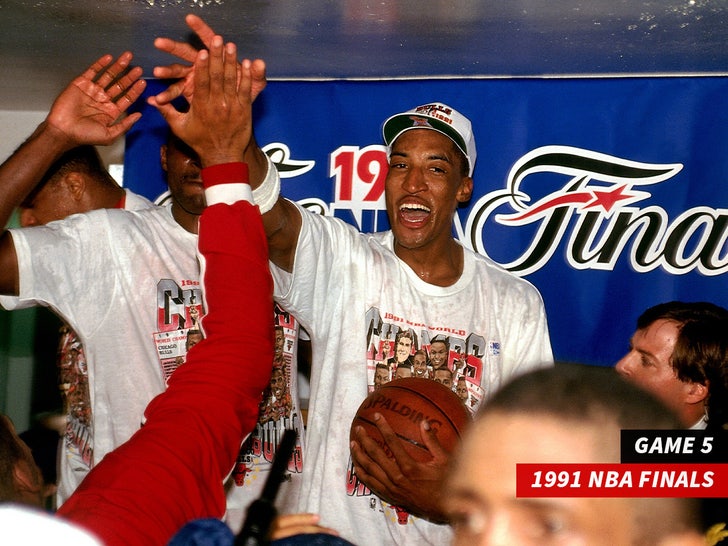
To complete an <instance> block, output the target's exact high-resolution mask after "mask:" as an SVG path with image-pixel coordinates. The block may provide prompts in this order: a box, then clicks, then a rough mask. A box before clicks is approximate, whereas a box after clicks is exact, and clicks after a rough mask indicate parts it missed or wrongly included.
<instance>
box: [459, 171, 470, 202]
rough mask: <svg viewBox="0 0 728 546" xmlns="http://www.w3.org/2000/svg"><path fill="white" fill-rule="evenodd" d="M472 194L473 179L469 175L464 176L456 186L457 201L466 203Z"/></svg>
mask: <svg viewBox="0 0 728 546" xmlns="http://www.w3.org/2000/svg"><path fill="white" fill-rule="evenodd" d="M472 195H473V179H472V178H471V177H469V176H466V177H465V178H463V181H462V183H461V184H460V187H459V188H458V192H457V194H456V195H455V198H456V199H457V201H458V203H467V202H468V201H470V197H471V196H472Z"/></svg>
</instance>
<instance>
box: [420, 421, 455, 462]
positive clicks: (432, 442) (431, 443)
mask: <svg viewBox="0 0 728 546" xmlns="http://www.w3.org/2000/svg"><path fill="white" fill-rule="evenodd" d="M420 434H421V436H422V441H423V442H424V444H425V447H427V449H428V450H429V452H430V453H431V454H432V456H433V457H434V458H435V459H449V457H450V455H449V453H448V452H447V451H445V449H444V448H443V447H442V444H441V443H440V440H439V439H438V438H437V433H436V432H435V431H434V430H433V428H432V427H431V426H430V424H429V423H428V422H427V421H425V420H423V421H422V422H421V423H420Z"/></svg>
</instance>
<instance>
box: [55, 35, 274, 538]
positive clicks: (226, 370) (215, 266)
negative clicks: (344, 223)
mask: <svg viewBox="0 0 728 546" xmlns="http://www.w3.org/2000/svg"><path fill="white" fill-rule="evenodd" d="M224 55H226V56H227V59H228V61H227V62H225V61H224V60H223V48H222V40H220V39H219V37H218V38H217V39H215V41H214V43H213V44H212V47H211V51H210V54H209V55H208V53H207V52H206V51H205V52H202V53H201V54H200V57H199V59H198V62H197V66H196V69H197V71H198V74H197V75H196V81H195V98H194V100H193V102H192V105H191V107H190V110H189V112H187V113H180V112H175V111H174V110H173V109H172V110H169V109H164V108H163V109H162V112H163V115H165V117H166V118H167V119H168V120H169V122H170V126H171V128H172V130H173V131H175V133H176V134H177V136H179V137H180V138H182V139H184V140H185V141H186V142H187V143H188V144H189V145H190V146H191V147H192V148H193V149H194V150H195V151H196V152H197V153H198V154H199V156H200V159H201V162H202V165H203V170H202V181H203V184H204V186H205V194H206V198H207V202H208V206H207V208H206V209H205V210H204V212H203V213H202V216H201V218H200V236H199V250H200V253H201V255H202V256H201V262H202V263H203V268H202V271H203V278H202V281H203V283H204V295H205V301H206V302H207V307H208V309H207V311H208V312H207V315H205V317H204V318H203V319H202V328H203V330H204V332H205V339H203V340H202V341H201V342H199V343H198V344H196V345H195V346H194V347H193V348H192V349H191V350H190V352H189V353H188V359H187V362H186V363H185V364H184V365H182V366H180V367H179V368H178V369H177V370H176V371H175V372H174V374H173V375H172V377H171V378H170V381H169V387H168V389H167V391H165V392H164V393H162V394H161V395H159V396H157V397H156V398H155V399H154V400H153V401H152V402H151V403H150V404H149V406H148V407H147V410H146V411H145V416H146V417H147V421H146V424H145V425H144V426H143V427H142V428H141V429H140V430H139V431H138V432H137V433H136V434H135V435H134V436H133V437H132V438H131V439H130V440H129V441H128V442H127V443H125V444H124V445H122V446H121V447H119V448H118V449H116V450H114V451H113V452H112V453H110V454H109V455H107V456H106V457H105V458H104V459H103V460H102V461H101V463H100V464H99V465H97V466H96V467H95V468H94V469H93V470H92V471H91V472H90V473H89V475H88V476H87V477H86V479H85V480H84V481H83V483H82V484H81V486H80V487H79V488H78V489H77V490H76V492H75V493H74V494H73V495H72V496H71V497H70V499H69V500H68V501H67V502H66V503H64V504H63V505H62V506H61V508H60V509H59V512H58V513H59V515H61V516H63V517H66V518H69V519H71V520H73V521H75V522H76V523H78V524H81V525H83V526H84V527H86V528H87V529H89V530H91V531H92V532H94V533H95V534H97V535H98V536H99V537H100V538H101V539H102V540H103V542H104V544H105V545H106V546H117V545H119V546H122V545H123V546H127V545H147V544H149V545H156V544H167V543H168V541H169V539H170V538H171V536H172V535H173V534H174V533H175V532H176V531H177V530H178V529H179V528H180V527H182V526H183V525H184V524H186V523H187V522H188V521H190V520H194V519H197V518H208V517H214V518H220V517H221V516H222V515H223V513H224V511H225V494H224V488H223V482H224V479H225V477H226V475H227V474H228V473H229V471H230V469H231V468H232V466H233V464H234V463H235V459H236V457H237V454H238V451H239V449H240V445H241V443H242V441H243V439H244V437H245V435H247V434H248V433H249V432H250V431H251V430H252V429H253V427H254V426H255V424H256V422H257V419H258V405H259V403H260V400H261V394H262V392H263V390H264V388H265V386H266V385H267V384H268V383H269V380H270V372H271V367H272V363H273V338H274V336H273V322H272V320H271V317H272V316H273V299H272V288H273V287H272V279H271V276H270V271H269V268H268V259H267V253H266V238H265V233H264V231H263V228H262V225H261V218H260V213H259V212H258V210H257V209H256V207H254V206H253V205H252V204H251V202H250V200H251V199H252V191H251V188H250V187H249V186H248V185H247V184H246V182H247V180H246V166H245V165H244V164H243V163H242V162H241V161H240V159H241V157H242V155H243V151H242V150H243V145H244V143H245V142H246V140H247V139H249V138H250V131H251V127H250V123H249V118H250V116H249V115H248V116H247V118H246V117H245V115H244V114H243V112H244V111H245V110H246V109H249V107H250V104H249V93H250V77H249V73H246V71H245V68H246V65H245V64H243V65H241V68H242V70H243V74H242V77H241V79H240V84H239V85H238V84H237V82H236V78H237V75H236V71H237V68H238V67H237V63H236V62H235V50H234V46H233V47H232V49H227V50H226V51H225V54H224ZM241 302H244V305H245V310H244V312H242V313H241V309H240V305H241ZM251 347H254V348H255V350H254V351H251V350H250V348H251Z"/></svg>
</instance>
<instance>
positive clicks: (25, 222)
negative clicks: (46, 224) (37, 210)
mask: <svg viewBox="0 0 728 546" xmlns="http://www.w3.org/2000/svg"><path fill="white" fill-rule="evenodd" d="M19 220H20V225H21V226H22V227H30V226H35V225H38V220H37V219H36V217H35V215H34V214H33V211H32V210H31V209H26V208H21V209H20V217H19Z"/></svg>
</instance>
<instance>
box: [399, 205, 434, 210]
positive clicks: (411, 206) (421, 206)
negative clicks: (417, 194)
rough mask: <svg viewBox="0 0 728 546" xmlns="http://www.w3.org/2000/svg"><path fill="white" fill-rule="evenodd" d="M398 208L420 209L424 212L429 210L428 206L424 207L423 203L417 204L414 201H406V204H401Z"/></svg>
mask: <svg viewBox="0 0 728 546" xmlns="http://www.w3.org/2000/svg"><path fill="white" fill-rule="evenodd" d="M399 210H422V211H425V212H430V209H429V207H426V206H425V205H417V204H414V203H408V204H406V205H402V206H400V207H399Z"/></svg>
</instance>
